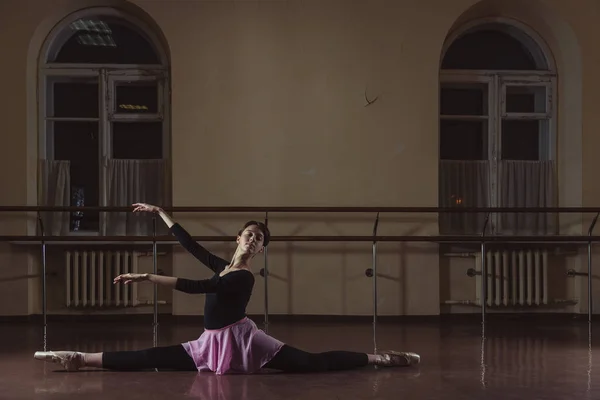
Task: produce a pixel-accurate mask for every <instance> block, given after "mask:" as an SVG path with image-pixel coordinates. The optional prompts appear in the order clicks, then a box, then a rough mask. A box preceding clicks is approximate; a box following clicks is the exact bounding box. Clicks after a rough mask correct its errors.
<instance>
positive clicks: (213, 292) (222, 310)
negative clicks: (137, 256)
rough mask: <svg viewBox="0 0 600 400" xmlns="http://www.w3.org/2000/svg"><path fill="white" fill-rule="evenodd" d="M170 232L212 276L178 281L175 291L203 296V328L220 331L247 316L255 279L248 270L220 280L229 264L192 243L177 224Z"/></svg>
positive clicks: (235, 272) (226, 275)
mask: <svg viewBox="0 0 600 400" xmlns="http://www.w3.org/2000/svg"><path fill="white" fill-rule="evenodd" d="M170 230H171V232H172V233H173V235H175V237H176V238H177V240H178V241H179V243H181V245H182V246H183V248H185V249H186V250H187V251H188V252H189V253H190V254H192V255H193V256H194V257H195V258H196V259H198V260H199V261H200V262H201V263H202V264H204V265H206V266H207V267H208V268H210V269H211V270H212V271H213V272H214V273H215V274H214V275H213V276H212V278H210V279H202V280H192V279H185V278H178V279H177V283H176V285H175V290H179V291H181V292H184V293H192V294H194V293H204V294H206V302H205V304H204V327H205V328H206V329H220V328H223V327H225V326H227V325H231V324H233V323H234V322H237V321H239V320H241V319H242V318H244V317H245V316H246V306H247V305H248V302H249V301H250V297H251V296H252V289H253V287H254V275H253V274H252V272H250V271H248V270H240V271H233V272H229V273H227V274H225V275H224V276H222V277H221V276H219V274H220V273H221V272H222V271H223V270H224V269H225V267H227V266H228V265H229V262H228V261H226V260H224V259H222V258H220V257H218V256H216V255H214V254H212V253H210V252H209V251H208V250H206V249H205V248H204V247H202V246H201V245H200V244H198V243H197V242H195V241H194V240H193V239H192V237H191V236H190V234H189V233H188V232H187V231H186V230H185V229H183V227H182V226H181V225H179V224H178V223H176V224H174V225H173V226H172V227H171V229H170Z"/></svg>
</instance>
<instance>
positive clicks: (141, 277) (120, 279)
mask: <svg viewBox="0 0 600 400" xmlns="http://www.w3.org/2000/svg"><path fill="white" fill-rule="evenodd" d="M149 279H150V278H149V274H121V275H119V276H117V277H116V278H115V279H114V280H113V284H116V283H124V284H126V285H127V284H129V283H132V282H143V281H147V280H149Z"/></svg>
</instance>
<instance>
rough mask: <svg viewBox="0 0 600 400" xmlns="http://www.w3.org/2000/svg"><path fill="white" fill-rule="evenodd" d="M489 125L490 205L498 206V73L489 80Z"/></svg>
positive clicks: (495, 219)
mask: <svg viewBox="0 0 600 400" xmlns="http://www.w3.org/2000/svg"><path fill="white" fill-rule="evenodd" d="M490 86H491V87H490V91H489V93H490V98H489V102H490V103H489V104H490V125H489V126H490V127H489V135H490V136H489V142H488V143H489V155H490V157H489V160H490V207H498V204H499V203H500V201H499V200H500V194H499V193H500V191H499V187H498V185H499V182H498V160H499V158H500V154H501V150H502V149H501V137H500V132H501V125H502V120H501V118H500V110H501V109H502V106H503V104H502V103H503V100H502V98H501V97H500V96H499V93H500V83H499V79H498V75H494V79H493V80H492V81H491V82H490ZM498 219H499V217H498V213H493V214H492V215H490V229H491V233H492V234H496V233H497V227H498V223H499V220H498Z"/></svg>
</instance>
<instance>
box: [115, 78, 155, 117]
mask: <svg viewBox="0 0 600 400" xmlns="http://www.w3.org/2000/svg"><path fill="white" fill-rule="evenodd" d="M115 91H116V104H115V112H116V113H118V114H156V113H157V112H158V84H157V83H156V82H155V81H137V82H119V83H117V84H116V87H115Z"/></svg>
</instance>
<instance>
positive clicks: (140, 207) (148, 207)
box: [132, 203, 162, 213]
mask: <svg viewBox="0 0 600 400" xmlns="http://www.w3.org/2000/svg"><path fill="white" fill-rule="evenodd" d="M132 206H133V207H135V208H134V209H133V212H143V211H146V212H151V213H158V212H160V211H161V210H162V209H161V208H160V207H157V206H153V205H152V204H146V203H134V204H132Z"/></svg>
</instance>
